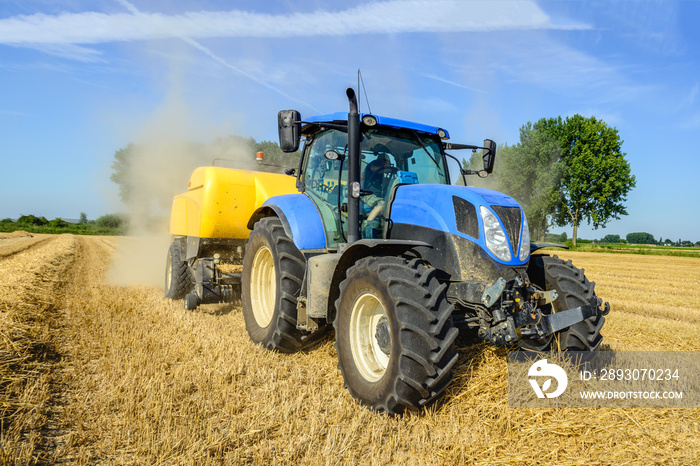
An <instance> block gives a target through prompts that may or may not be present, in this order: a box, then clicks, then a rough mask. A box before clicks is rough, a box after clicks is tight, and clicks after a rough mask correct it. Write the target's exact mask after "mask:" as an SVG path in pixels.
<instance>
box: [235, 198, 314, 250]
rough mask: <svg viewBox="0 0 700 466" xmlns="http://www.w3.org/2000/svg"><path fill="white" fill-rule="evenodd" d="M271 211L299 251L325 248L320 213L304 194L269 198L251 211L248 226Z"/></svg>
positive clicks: (250, 226)
mask: <svg viewBox="0 0 700 466" xmlns="http://www.w3.org/2000/svg"><path fill="white" fill-rule="evenodd" d="M273 213H274V215H276V216H277V217H279V219H280V220H281V221H282V225H283V226H284V231H285V233H287V236H289V237H290V238H291V239H292V241H293V242H294V245H295V246H296V247H297V248H298V249H299V250H300V251H302V252H303V251H305V250H310V249H326V233H325V231H324V229H323V222H322V220H321V214H320V213H319V211H318V209H316V206H315V205H314V203H313V201H312V200H311V199H309V197H308V196H307V195H306V194H285V195H282V196H274V197H271V198H269V199H268V200H266V201H265V203H264V204H263V205H262V207H260V208H259V209H257V210H256V211H255V212H254V213H253V215H252V216H251V218H250V220H249V221H248V228H249V229H251V230H252V229H253V225H254V224H255V222H257V221H258V220H260V219H261V218H263V217H267V216H269V215H273Z"/></svg>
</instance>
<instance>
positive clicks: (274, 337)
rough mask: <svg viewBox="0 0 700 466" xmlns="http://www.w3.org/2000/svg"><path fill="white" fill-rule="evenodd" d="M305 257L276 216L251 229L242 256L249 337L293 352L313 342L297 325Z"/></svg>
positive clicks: (246, 322) (243, 290) (264, 219)
mask: <svg viewBox="0 0 700 466" xmlns="http://www.w3.org/2000/svg"><path fill="white" fill-rule="evenodd" d="M305 267H306V261H305V260H304V256H303V255H302V254H301V252H300V251H299V249H297V247H296V246H295V245H294V243H293V242H292V240H291V239H290V238H289V237H288V236H287V234H286V233H285V232H284V227H283V226H282V222H281V221H280V220H279V219H278V218H277V217H267V218H263V219H262V220H260V221H259V222H257V223H256V224H255V226H254V227H253V231H251V232H250V236H249V238H248V244H247V245H246V251H245V256H244V258H243V278H242V290H241V291H242V301H243V317H244V319H245V326H246V330H247V331H248V335H250V339H251V340H252V341H253V342H255V343H260V344H261V345H263V346H264V347H265V348H267V349H269V350H277V351H280V352H283V353H293V352H295V351H299V350H301V349H304V348H306V347H308V346H309V345H310V344H312V338H307V335H306V334H304V333H302V332H301V331H300V330H298V329H297V327H296V324H297V319H296V315H297V296H299V291H300V290H301V284H302V280H303V278H304V270H305Z"/></svg>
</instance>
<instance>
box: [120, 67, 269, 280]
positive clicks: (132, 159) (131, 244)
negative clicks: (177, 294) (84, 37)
mask: <svg viewBox="0 0 700 466" xmlns="http://www.w3.org/2000/svg"><path fill="white" fill-rule="evenodd" d="M175 81H176V83H175V84H174V85H172V88H171V90H170V92H169V95H168V97H167V99H166V101H165V103H164V104H163V105H162V106H161V108H159V109H158V110H157V111H156V112H155V113H154V115H153V116H152V117H151V118H150V121H149V122H148V124H147V125H145V126H144V127H143V129H142V130H140V131H139V132H138V134H136V135H134V136H133V137H132V138H131V139H132V140H133V141H134V143H133V144H130V145H129V146H127V147H126V148H123V149H125V150H126V152H127V154H126V157H125V160H124V162H123V167H122V172H123V175H124V177H123V179H122V183H121V189H122V191H123V195H122V198H123V199H122V200H123V202H124V205H125V206H126V209H127V215H128V225H129V227H128V234H127V236H126V237H123V238H120V241H119V247H118V250H117V251H116V252H115V255H114V261H113V264H112V266H111V268H110V270H109V271H108V274H107V278H108V281H109V282H110V283H111V284H116V285H134V284H135V285H145V286H153V287H160V288H163V287H164V272H165V263H166V255H167V251H168V247H169V246H170V243H171V241H172V239H171V236H170V233H169V222H170V208H171V205H172V199H173V196H175V195H176V194H179V193H182V192H185V191H187V184H188V181H189V177H190V175H191V174H192V171H193V170H194V169H195V168H197V167H199V166H208V165H212V164H215V165H217V166H229V167H235V168H245V169H254V168H255V164H256V162H255V155H254V152H253V147H252V144H251V140H250V138H248V139H246V138H243V137H234V136H229V137H226V138H218V139H215V140H213V142H207V143H203V142H193V141H202V140H206V139H209V141H211V139H212V137H213V135H214V134H219V135H221V134H230V133H231V130H230V129H228V130H227V129H225V128H216V125H213V124H209V125H207V127H205V124H203V123H202V122H203V121H205V119H203V118H195V117H194V116H193V115H194V112H193V111H192V109H190V108H188V106H187V105H186V103H185V102H184V101H183V99H182V98H181V95H182V92H181V89H180V86H179V85H177V80H175ZM215 159H218V160H215ZM124 192H125V193H126V196H125V195H124Z"/></svg>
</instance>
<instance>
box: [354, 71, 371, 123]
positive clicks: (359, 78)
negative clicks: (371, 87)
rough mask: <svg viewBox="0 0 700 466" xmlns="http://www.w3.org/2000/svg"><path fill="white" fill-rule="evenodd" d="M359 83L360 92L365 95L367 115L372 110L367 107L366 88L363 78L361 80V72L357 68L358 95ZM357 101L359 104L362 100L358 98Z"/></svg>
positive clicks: (358, 91) (358, 90)
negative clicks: (362, 91)
mask: <svg viewBox="0 0 700 466" xmlns="http://www.w3.org/2000/svg"><path fill="white" fill-rule="evenodd" d="M360 83H362V90H364V91H365V92H364V94H365V102H367V111H369V113H372V108H371V107H370V106H369V98H368V97H367V88H366V87H365V80H364V78H362V72H361V71H360V69H359V68H358V69H357V93H358V94H359V93H360ZM357 100H358V103H359V102H360V101H361V100H362V99H361V98H360V99H357Z"/></svg>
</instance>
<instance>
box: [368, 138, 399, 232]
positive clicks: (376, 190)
mask: <svg viewBox="0 0 700 466" xmlns="http://www.w3.org/2000/svg"><path fill="white" fill-rule="evenodd" d="M377 149H378V150H377V152H378V154H377V158H376V159H375V160H373V161H372V162H370V163H368V164H367V166H366V167H365V169H364V171H363V174H362V184H363V189H364V190H366V191H371V192H372V194H367V195H365V196H363V197H362V201H363V202H364V203H365V205H367V206H368V207H369V208H370V209H371V211H370V212H369V214H368V215H367V217H366V219H365V222H364V223H365V224H368V223H369V222H372V227H371V228H376V227H378V225H374V223H375V222H373V221H374V220H375V219H377V217H379V216H380V215H381V214H382V212H383V211H384V205H385V201H384V196H383V192H382V187H383V186H382V185H383V182H384V174H385V173H390V172H391V168H392V167H391V159H390V158H389V155H388V149H387V148H386V147H385V146H382V145H380V146H379V147H377ZM365 236H368V234H366V235H365ZM372 236H374V235H372ZM370 237H371V236H370Z"/></svg>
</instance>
